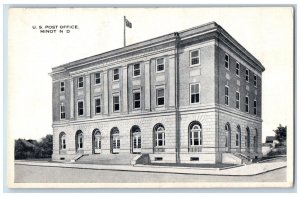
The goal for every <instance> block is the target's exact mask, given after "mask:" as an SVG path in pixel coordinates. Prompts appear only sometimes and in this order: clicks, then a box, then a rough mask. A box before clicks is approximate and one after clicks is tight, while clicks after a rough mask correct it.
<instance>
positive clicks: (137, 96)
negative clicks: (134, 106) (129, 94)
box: [134, 92, 140, 100]
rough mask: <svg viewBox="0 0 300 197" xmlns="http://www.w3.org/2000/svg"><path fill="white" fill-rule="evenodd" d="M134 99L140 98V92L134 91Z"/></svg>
mask: <svg viewBox="0 0 300 197" xmlns="http://www.w3.org/2000/svg"><path fill="white" fill-rule="evenodd" d="M134 100H140V93H139V92H137V93H134Z"/></svg>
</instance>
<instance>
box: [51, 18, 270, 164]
mask: <svg viewBox="0 0 300 197" xmlns="http://www.w3.org/2000/svg"><path fill="white" fill-rule="evenodd" d="M225 56H226V57H225ZM225 62H226V63H225ZM225 64H226V65H225ZM237 64H238V65H239V66H238V69H237ZM237 70H238V71H237ZM246 70H247V71H246ZM263 71H264V67H263V66H262V65H261V63H260V62H259V61H258V60H257V59H256V58H255V57H253V56H252V55H251V54H250V53H249V52H247V50H246V49H244V48H243V47H242V46H241V45H240V44H239V43H237V42H236V41H235V40H234V39H233V38H232V37H231V36H230V35H229V34H228V33H227V32H226V31H225V30H224V29H223V28H222V27H220V26H219V25H218V24H216V23H214V22H213V23H208V24H205V25H202V26H198V27H195V28H191V29H188V30H185V31H181V32H178V33H177V32H176V33H173V34H168V35H164V36H161V37H158V38H154V39H151V40H147V41H144V42H140V43H137V44H133V45H130V46H127V47H124V48H121V49H117V50H113V51H109V52H106V53H103V54H99V55H96V56H92V57H88V58H85V59H82V60H77V61H74V62H70V63H67V64H64V65H61V66H58V67H55V68H53V70H52V73H51V74H50V75H51V76H52V79H53V98H52V100H53V104H52V105H53V142H54V144H53V160H62V159H64V160H71V159H73V158H74V157H76V156H78V155H80V154H89V155H93V154H104V155H108V154H123V153H127V154H128V153H130V154H135V153H137V154H141V155H145V154H148V155H149V158H150V160H151V162H153V163H156V162H158V163H160V162H165V163H175V162H177V163H220V162H222V154H223V153H226V154H228V153H232V154H234V153H241V154H244V155H246V156H249V157H251V158H255V157H260V156H261V140H262V139H261V136H262V135H261V134H262V120H261V94H262V93H261V84H262V82H261V74H262V72H263ZM246 72H247V73H246ZM116 73H117V74H116ZM246 75H247V79H246ZM254 81H255V82H254ZM62 87H63V88H62ZM225 87H227V90H228V91H227V90H226V88H225ZM162 89H163V91H161V90H162ZM226 91H227V92H226ZM236 92H238V93H239V99H238V102H239V105H238V107H237V97H236V95H237V93H236ZM136 93H137V94H136ZM225 97H227V98H225ZM246 97H247V99H248V103H245V102H246V100H245V99H246ZM80 102H82V104H83V105H82V106H81V103H80ZM254 105H256V107H255V106H254ZM254 108H255V109H254ZM136 128H138V129H136ZM116 130H118V132H116ZM96 131H99V132H100V134H101V138H99V140H98V141H97V139H98V138H96V136H95V135H96ZM135 132H136V133H135ZM162 133H163V134H162ZM81 136H82V137H81ZM116 136H117V137H116ZM118 140H119V141H118ZM98 143H100V144H101V145H99V144H98ZM96 149H97V150H96ZM115 151H117V152H115Z"/></svg>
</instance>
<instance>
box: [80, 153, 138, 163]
mask: <svg viewBox="0 0 300 197" xmlns="http://www.w3.org/2000/svg"><path fill="white" fill-rule="evenodd" d="M137 156H138V155H137V154H130V153H119V154H92V155H83V156H82V157H81V158H80V159H78V160H77V161H76V163H89V164H103V165H118V164H119V165H130V164H131V161H132V160H133V158H135V157H137Z"/></svg>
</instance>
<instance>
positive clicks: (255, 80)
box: [253, 75, 257, 87]
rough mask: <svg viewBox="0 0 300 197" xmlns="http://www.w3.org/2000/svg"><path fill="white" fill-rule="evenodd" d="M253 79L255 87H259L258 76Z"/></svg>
mask: <svg viewBox="0 0 300 197" xmlns="http://www.w3.org/2000/svg"><path fill="white" fill-rule="evenodd" d="M253 79H254V80H253V83H254V86H255V87H257V77H256V75H254V77H253Z"/></svg>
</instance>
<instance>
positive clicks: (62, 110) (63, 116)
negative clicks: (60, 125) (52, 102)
mask: <svg viewBox="0 0 300 197" xmlns="http://www.w3.org/2000/svg"><path fill="white" fill-rule="evenodd" d="M65 118H66V110H65V106H64V104H63V103H62V104H61V105H60V119H65Z"/></svg>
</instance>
